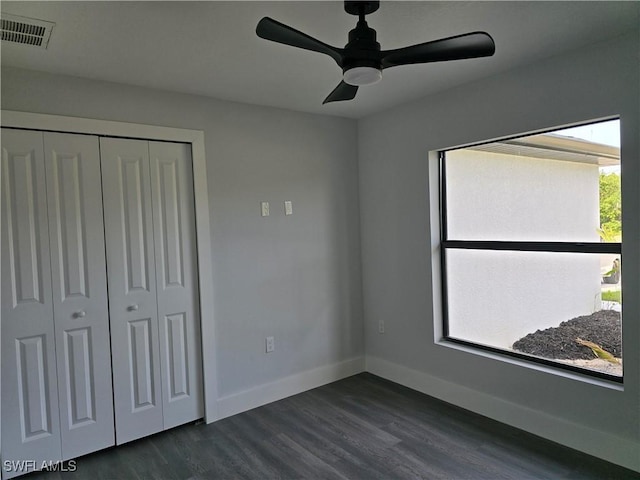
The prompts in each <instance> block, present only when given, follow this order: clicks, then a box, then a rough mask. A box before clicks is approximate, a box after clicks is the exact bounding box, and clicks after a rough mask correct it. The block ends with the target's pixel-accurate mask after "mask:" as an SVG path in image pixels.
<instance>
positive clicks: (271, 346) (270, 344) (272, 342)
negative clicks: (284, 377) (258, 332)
mask: <svg viewBox="0 0 640 480" xmlns="http://www.w3.org/2000/svg"><path fill="white" fill-rule="evenodd" d="M265 344H266V347H267V353H271V352H273V351H274V350H275V349H276V344H275V340H274V338H273V337H267V338H266V339H265Z"/></svg>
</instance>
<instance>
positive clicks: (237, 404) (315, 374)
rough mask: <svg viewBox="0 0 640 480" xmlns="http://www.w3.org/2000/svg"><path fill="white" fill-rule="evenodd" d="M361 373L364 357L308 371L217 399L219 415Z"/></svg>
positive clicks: (262, 403)
mask: <svg viewBox="0 0 640 480" xmlns="http://www.w3.org/2000/svg"><path fill="white" fill-rule="evenodd" d="M362 372H364V357H356V358H352V359H351V360H345V361H343V362H339V363H334V364H332V365H326V366H324V367H318V368H314V369H311V370H307V371H305V372H302V373H297V374H295V375H290V376H288V377H285V378H281V379H279V380H276V381H274V382H271V383H266V384H264V385H259V386H257V387H254V388H250V389H249V390H245V391H242V392H238V393H234V394H231V395H227V396H225V397H222V398H220V399H219V400H218V414H219V415H220V418H225V417H230V416H232V415H236V414H237V413H242V412H246V411H247V410H251V409H253V408H256V407H260V406H262V405H266V404H267V403H271V402H275V401H277V400H282V399H283V398H287V397H290V396H291V395H297V394H298V393H302V392H306V391H307V390H311V389H312V388H316V387H320V386H322V385H326V384H328V383H331V382H335V381H337V380H342V379H343V378H347V377H350V376H352V375H357V374H358V373H362Z"/></svg>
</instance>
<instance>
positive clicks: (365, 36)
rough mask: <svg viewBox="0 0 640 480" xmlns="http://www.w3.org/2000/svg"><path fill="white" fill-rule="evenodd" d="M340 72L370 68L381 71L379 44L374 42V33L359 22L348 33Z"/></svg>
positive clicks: (365, 23) (363, 23)
mask: <svg viewBox="0 0 640 480" xmlns="http://www.w3.org/2000/svg"><path fill="white" fill-rule="evenodd" d="M343 52H344V53H343V54H344V58H343V61H342V71H343V72H346V71H347V70H351V69H352V68H356V67H370V68H375V69H378V70H382V62H381V58H380V44H379V43H378V42H377V41H376V31H375V30H374V29H373V28H369V26H368V25H367V22H365V21H364V20H361V21H359V22H358V24H357V25H356V28H354V29H353V30H351V31H350V32H349V43H347V45H346V46H345V47H344V50H343Z"/></svg>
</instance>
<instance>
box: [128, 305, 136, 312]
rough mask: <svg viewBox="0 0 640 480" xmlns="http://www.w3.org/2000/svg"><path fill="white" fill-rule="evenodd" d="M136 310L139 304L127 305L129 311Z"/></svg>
mask: <svg viewBox="0 0 640 480" xmlns="http://www.w3.org/2000/svg"><path fill="white" fill-rule="evenodd" d="M136 310H138V305H136V304H133V305H129V306H128V307H127V312H135V311H136Z"/></svg>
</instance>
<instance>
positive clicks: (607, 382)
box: [435, 338, 624, 392]
mask: <svg viewBox="0 0 640 480" xmlns="http://www.w3.org/2000/svg"><path fill="white" fill-rule="evenodd" d="M435 344H436V345H438V346H441V347H445V348H450V349H453V350H458V351H460V352H465V353H468V354H472V355H479V356H481V357H484V358H488V359H491V360H495V361H499V362H503V363H508V364H510V365H515V366H517V367H521V368H526V369H529V370H535V371H537V372H542V373H546V374H550V375H555V376H556V377H562V378H566V379H569V380H574V381H578V382H583V383H588V384H590V385H594V386H598V387H602V388H607V389H610V390H615V391H619V392H623V391H624V384H623V379H622V377H620V380H617V379H616V378H617V377H613V376H611V379H609V378H601V377H596V376H594V375H593V373H592V371H591V370H586V369H582V371H575V370H569V369H566V368H564V367H562V366H561V365H562V364H558V366H555V365H548V364H543V363H537V362H535V361H529V360H526V359H523V358H519V357H516V356H510V355H508V354H505V353H497V352H493V351H491V350H488V349H485V348H483V347H480V346H471V345H467V344H466V343H460V341H457V340H455V339H446V338H443V339H441V340H436V342H435Z"/></svg>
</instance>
